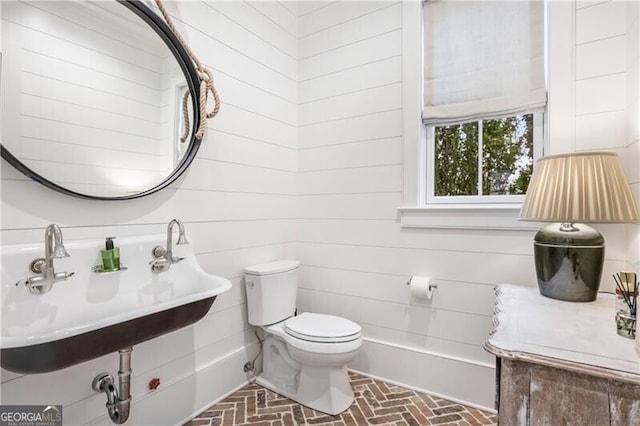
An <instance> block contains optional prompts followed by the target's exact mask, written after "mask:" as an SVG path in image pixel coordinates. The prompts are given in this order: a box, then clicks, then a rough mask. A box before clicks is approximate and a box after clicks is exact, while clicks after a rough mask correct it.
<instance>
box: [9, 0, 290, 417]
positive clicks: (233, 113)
mask: <svg viewBox="0 0 640 426" xmlns="http://www.w3.org/2000/svg"><path fill="white" fill-rule="evenodd" d="M44 3H47V2H41V3H39V4H44ZM166 4H167V6H168V8H169V10H170V12H171V14H172V15H173V16H174V17H175V19H176V23H177V25H178V27H179V28H180V30H181V31H182V32H183V34H185V36H186V37H187V39H188V40H189V41H190V43H191V46H192V47H193V49H194V50H195V52H197V53H198V55H199V56H200V58H201V60H202V61H203V62H204V63H205V64H207V65H209V66H211V67H212V68H213V69H214V73H215V76H216V84H217V87H218V89H219V91H220V94H221V96H222V99H223V106H222V110H221V113H220V115H219V116H218V117H217V118H216V119H214V120H213V121H212V122H210V124H209V128H208V131H207V135H206V137H205V140H204V141H203V143H202V146H201V148H200V151H199V153H198V156H197V158H196V160H195V161H194V163H193V164H192V166H191V168H190V169H189V171H188V172H187V173H186V174H185V176H184V177H183V178H181V179H180V180H179V181H178V182H177V183H174V184H173V185H172V186H171V187H170V188H167V189H165V190H163V191H161V192H160V193H157V194H155V195H152V196H148V197H145V198H142V199H138V200H131V201H123V202H100V201H87V200H81V199H76V198H71V197H67V196H63V195H61V194H58V193H55V192H53V191H51V190H48V189H45V188H43V187H42V186H40V185H38V184H36V183H35V182H31V181H29V180H28V179H27V178H26V177H24V176H23V175H21V174H20V173H18V172H17V171H15V170H13V168H12V167H10V166H9V165H8V164H7V163H4V162H3V163H2V170H1V172H2V182H1V183H2V206H1V208H2V217H1V223H2V231H1V234H0V236H1V237H2V243H3V244H17V243H26V242H41V241H42V240H43V234H44V228H45V227H46V225H48V224H49V223H58V224H60V225H61V226H62V230H63V234H64V237H65V239H67V240H74V239H79V238H101V237H105V236H115V237H121V236H127V235H141V234H151V233H164V232H166V224H167V223H168V222H169V220H171V219H172V218H174V217H176V218H179V219H181V220H183V221H184V223H185V226H186V230H187V233H188V236H189V238H190V240H191V243H192V244H193V245H194V248H195V251H196V253H197V256H198V260H199V262H200V263H201V265H202V266H203V267H204V269H205V270H207V271H209V272H211V273H214V274H217V275H221V276H224V277H227V278H229V279H230V280H231V281H232V283H233V289H232V290H231V291H230V292H228V293H226V294H224V295H222V296H220V297H219V298H218V299H217V300H216V302H215V303H214V306H213V308H212V310H211V312H209V314H208V315H207V316H206V317H205V318H204V319H203V320H201V321H200V322H198V323H196V324H195V325H194V326H191V327H187V328H185V329H182V330H180V331H177V332H174V333H171V334H169V335H166V336H163V337H160V338H157V339H153V340H151V341H149V342H146V343H144V344H140V345H137V346H135V347H134V350H133V357H132V368H133V371H134V374H133V377H132V380H133V382H132V392H133V401H134V402H133V407H132V414H131V418H130V419H129V423H130V424H158V425H159V424H179V423H181V422H182V421H184V420H186V419H188V418H190V417H191V416H193V415H194V414H195V413H196V412H197V411H199V410H201V409H203V408H205V407H206V406H208V405H209V404H210V403H211V402H212V401H214V400H216V399H217V398H220V397H221V396H223V395H224V394H226V393H228V392H230V391H231V390H233V389H234V388H236V387H237V386H239V385H241V384H242V383H244V381H245V380H246V376H245V374H244V373H243V371H242V366H243V364H244V363H245V362H246V361H247V360H249V359H251V358H253V356H254V354H255V353H256V350H257V347H256V344H255V343H256V341H255V338H254V336H253V332H252V331H251V330H250V329H249V328H248V325H247V323H246V299H245V296H244V293H243V284H242V281H241V278H242V270H243V268H244V267H245V266H247V265H249V264H254V263H259V262H265V261H270V260H275V259H277V258H283V257H290V258H295V257H296V244H295V240H296V222H295V215H296V186H295V185H296V183H295V181H296V174H295V172H296V161H297V159H296V132H297V130H296V123H297V106H296V104H297V72H298V71H297V51H296V48H295V46H296V43H297V17H296V15H295V13H296V7H295V6H293V5H291V4H288V3H279V2H273V3H263V2H256V3H242V2H232V3H225V4H222V3H220V2H181V3H175V2H167V3H166ZM2 6H3V8H4V6H5V4H4V3H3V5H2ZM3 11H4V9H3ZM184 22H188V25H185V24H184ZM2 24H3V28H4V26H5V25H7V24H6V22H4V21H3V23H2ZM65 72H67V71H65ZM70 75H71V76H72V77H73V78H74V80H75V81H80V80H81V79H82V78H84V77H83V76H85V75H86V74H70ZM4 78H5V75H3V79H4ZM3 83H4V81H3ZM5 87H6V85H5V84H3V90H4V89H5ZM28 127H29V128H30V129H32V131H33V132H39V134H40V133H42V134H44V135H56V134H60V132H59V129H57V128H53V127H46V126H41V125H40V124H38V125H37V126H36V125H35V123H32V124H31V125H29V126H28ZM94 136H95V135H94V132H93V131H90V130H87V131H86V132H85V133H83V134H81V135H79V136H78V139H80V140H83V139H84V140H87V141H91V140H94V141H95V143H96V144H97V146H100V143H102V142H104V140H102V139H100V138H94ZM116 142H117V139H112V140H111V142H110V143H116ZM123 142H124V143H128V141H123ZM3 143H4V141H3ZM116 243H117V239H116ZM71 255H72V256H73V253H71ZM122 255H123V259H126V253H123V254H122ZM79 296H80V297H81V296H82V295H79ZM117 368H118V364H117V355H115V354H111V355H107V356H105V357H102V358H99V359H96V360H92V361H89V362H87V363H83V364H81V365H78V366H74V367H70V368H68V369H65V370H62V371H57V372H54V373H49V374H44V375H32V376H29V375H27V376H21V375H17V374H13V373H9V372H7V371H2V380H3V383H2V387H1V392H2V393H1V395H0V402H1V403H2V404H11V403H17V404H50V403H56V404H64V417H65V424H67V423H68V424H84V423H88V422H94V421H97V422H98V423H101V424H102V423H103V424H111V421H110V420H109V419H108V418H106V417H105V415H106V409H105V407H104V404H105V397H104V395H98V394H94V393H93V392H92V391H91V389H90V381H91V379H92V378H93V377H94V376H95V375H96V374H97V373H99V372H101V371H110V372H111V373H116V372H117ZM153 377H160V379H161V382H162V384H161V386H160V388H159V389H158V390H157V391H155V392H150V391H149V390H148V389H147V383H148V382H149V380H150V379H151V378H153Z"/></svg>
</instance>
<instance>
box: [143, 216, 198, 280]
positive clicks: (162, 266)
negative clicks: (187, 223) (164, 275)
mask: <svg viewBox="0 0 640 426" xmlns="http://www.w3.org/2000/svg"><path fill="white" fill-rule="evenodd" d="M173 225H178V230H179V235H178V241H177V242H176V244H177V245H178V244H189V241H187V236H186V235H185V233H184V225H183V224H182V222H181V221H179V220H178V219H173V220H172V221H171V222H169V225H168V226H167V247H166V248H164V247H162V246H156V247H155V248H154V249H153V257H155V260H152V261H151V262H150V264H151V271H153V272H154V273H156V274H159V273H160V272H165V271H168V270H169V268H170V267H171V265H173V264H174V263H178V262H180V261H182V260H184V257H174V256H173V246H172V242H171V238H172V231H173Z"/></svg>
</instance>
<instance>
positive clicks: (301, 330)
mask: <svg viewBox="0 0 640 426" xmlns="http://www.w3.org/2000/svg"><path fill="white" fill-rule="evenodd" d="M361 330H362V328H361V327H360V326H359V325H358V324H356V323H355V322H353V321H350V320H348V319H346V318H341V317H336V316H333V315H324V314H312V313H309V312H305V313H303V314H300V315H298V316H296V317H292V318H289V319H288V320H286V321H285V322H284V331H285V332H286V333H287V334H288V335H290V336H293V337H296V338H298V339H302V340H308V341H310V342H321V343H322V342H325V343H339V342H350V341H352V340H355V339H357V338H359V337H360V331H361Z"/></svg>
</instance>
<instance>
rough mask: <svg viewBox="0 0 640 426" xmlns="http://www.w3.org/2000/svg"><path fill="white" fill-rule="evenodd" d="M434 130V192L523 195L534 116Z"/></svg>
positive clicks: (529, 165) (530, 165) (530, 163)
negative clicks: (479, 159) (480, 160)
mask: <svg viewBox="0 0 640 426" xmlns="http://www.w3.org/2000/svg"><path fill="white" fill-rule="evenodd" d="M434 130H435V139H434V143H435V147H434V148H435V149H434V153H435V161H434V167H435V169H434V178H435V181H434V195H435V196H461V195H467V196H468V195H519V194H524V193H526V191H527V187H528V185H529V180H530V178H531V172H532V170H533V114H525V115H518V116H514V117H505V118H499V119H494V120H481V121H474V122H469V123H461V124H455V125H450V126H436V127H435V129H434ZM479 156H480V158H481V159H482V167H481V171H480V170H479V169H480V167H479V161H478V158H479ZM479 175H480V176H479ZM479 190H481V192H482V193H481V194H478V192H479Z"/></svg>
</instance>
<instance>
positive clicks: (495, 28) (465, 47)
mask: <svg viewBox="0 0 640 426" xmlns="http://www.w3.org/2000/svg"><path fill="white" fill-rule="evenodd" d="M549 7H550V3H547V2H541V1H535V0H533V1H522V2H494V1H490V0H487V1H480V0H479V1H475V2H458V1H450V0H425V1H423V2H406V3H403V12H402V34H403V35H402V52H403V53H402V63H403V67H402V73H403V74H402V84H403V104H402V111H403V130H402V132H403V192H402V205H401V206H399V207H398V211H399V212H400V218H401V223H402V226H408V227H414V226H416V227H436V228H457V229H464V228H482V229H487V228H492V229H525V228H526V229H529V227H528V225H527V224H526V223H522V222H518V221H517V216H518V211H519V208H520V205H521V202H522V200H523V199H524V197H523V195H521V194H522V193H523V192H525V187H526V185H527V183H528V182H527V181H528V176H529V175H530V173H531V170H532V166H533V163H534V162H535V160H536V159H537V158H539V157H541V156H542V152H543V146H545V147H546V144H547V142H546V140H548V138H546V136H547V133H549V132H550V131H551V130H554V129H560V128H561V127H559V125H560V124H561V123H560V122H559V121H557V120H556V121H555V123H557V124H556V125H555V126H554V127H548V124H547V122H548V120H547V117H546V115H547V114H546V106H547V92H546V74H545V72H546V70H545V67H546V52H547V47H546V44H545V43H546V35H545V31H546V30H545V28H546V26H545V25H546V23H545V18H546V13H547V10H548V8H549ZM555 9H558V7H556V8H555ZM555 9H554V10H555ZM563 10H564V9H563ZM568 11H569V9H567V10H566V11H564V12H563V13H567V12H568ZM552 28H555V33H554V34H556V36H557V35H558V33H559V32H560V30H561V29H564V27H562V28H560V27H558V26H553V27H552ZM478 40H482V43H477V41H478ZM565 47H566V46H565ZM559 54H560V53H559V52H558V53H556V54H555V56H554V58H556V63H558V59H560V58H559V57H558V55H559ZM565 54H566V53H565ZM563 57H564V56H563ZM560 62H562V61H560ZM563 75H564V77H563V78H564V79H565V80H568V75H565V74H563ZM556 76H557V77H558V78H556V79H554V81H556V82H558V81H560V78H559V77H560V74H558V73H556ZM563 82H564V81H563ZM556 86H557V87H560V86H558V83H556ZM563 87H564V86H563ZM554 105H555V107H554V108H555V109H554V111H555V112H556V116H559V113H561V114H562V116H569V113H570V111H569V109H568V108H567V107H566V106H564V105H560V104H558V103H556V104H554ZM554 134H556V135H557V137H560V139H558V141H559V142H560V144H564V143H565V139H564V138H563V137H562V135H561V134H560V133H559V132H555V133H554ZM545 139H546V140H545ZM556 145H559V143H556V142H554V146H556ZM531 229H533V228H531Z"/></svg>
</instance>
